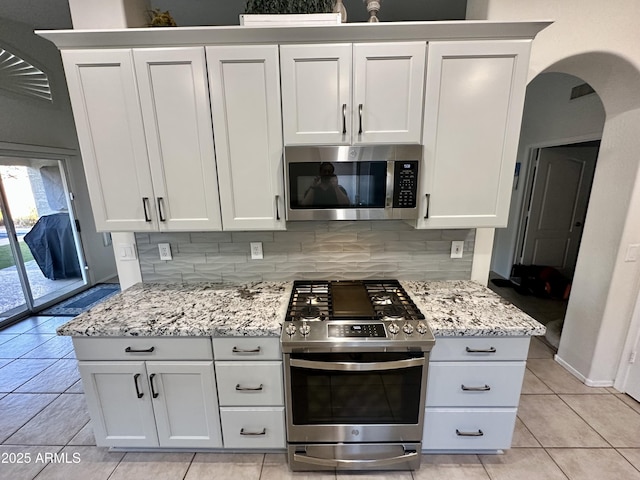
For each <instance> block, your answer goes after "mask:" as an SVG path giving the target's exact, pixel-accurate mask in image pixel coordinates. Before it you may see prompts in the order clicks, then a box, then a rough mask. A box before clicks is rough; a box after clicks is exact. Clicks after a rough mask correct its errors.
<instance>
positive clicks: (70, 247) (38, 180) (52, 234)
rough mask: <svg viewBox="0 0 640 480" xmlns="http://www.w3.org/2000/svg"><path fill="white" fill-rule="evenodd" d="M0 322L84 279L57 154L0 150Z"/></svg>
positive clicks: (33, 308) (45, 303) (34, 307)
mask: <svg viewBox="0 0 640 480" xmlns="http://www.w3.org/2000/svg"><path fill="white" fill-rule="evenodd" d="M0 214H1V216H0V292H1V293H0V325H2V323H4V322H6V321H8V320H10V319H12V318H15V317H17V316H20V315H23V314H24V313H25V312H31V313H35V312H37V311H38V310H40V309H42V308H44V307H47V306H49V305H51V304H52V303H55V302H56V301H57V300H58V299H60V298H61V297H63V296H65V295H67V294H69V293H70V292H73V291H75V290H78V289H79V288H82V287H84V285H86V283H87V276H86V269H85V268H84V266H85V263H84V258H83V255H82V250H81V244H80V237H79V235H78V231H77V228H76V222H75V218H74V215H73V210H72V204H71V201H70V197H69V190H68V188H67V182H66V176H65V171H64V168H63V163H62V161H61V160H52V159H41V158H21V157H5V156H0Z"/></svg>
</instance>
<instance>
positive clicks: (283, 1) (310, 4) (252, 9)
mask: <svg viewBox="0 0 640 480" xmlns="http://www.w3.org/2000/svg"><path fill="white" fill-rule="evenodd" d="M332 9H333V0H247V4H246V7H245V13H251V14H269V13H289V14H291V13H294V14H295V13H331V11H332Z"/></svg>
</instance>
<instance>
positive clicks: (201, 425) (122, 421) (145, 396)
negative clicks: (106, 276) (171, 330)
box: [74, 338, 222, 448]
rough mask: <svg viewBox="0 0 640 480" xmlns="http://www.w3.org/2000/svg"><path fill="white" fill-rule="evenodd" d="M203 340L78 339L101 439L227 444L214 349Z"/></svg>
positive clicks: (101, 442)
mask: <svg viewBox="0 0 640 480" xmlns="http://www.w3.org/2000/svg"><path fill="white" fill-rule="evenodd" d="M203 342H206V343H208V339H202V338H197V339H184V338H183V339H176V341H175V342H173V343H171V342H170V339H166V338H162V339H154V338H145V339H142V338H132V339H128V338H127V339H122V338H119V339H104V338H101V339H96V338H86V339H84V338H83V339H78V338H75V339H74V345H75V348H76V356H77V357H78V360H79V362H78V368H79V370H80V375H81V377H82V384H83V386H84V391H85V398H86V400H87V406H88V409H89V415H90V417H91V425H92V427H93V431H94V435H95V438H96V444H97V445H98V446H100V447H175V448H219V447H221V446H222V436H221V431H220V417H219V412H218V399H217V395H216V384H215V372H214V368H213V354H212V352H211V348H210V345H209V349H208V351H206V350H205V349H204V348H203ZM177 356H181V357H182V358H184V359H185V360H184V361H178V360H175V357H177ZM145 358H148V360H145ZM191 359H194V360H191Z"/></svg>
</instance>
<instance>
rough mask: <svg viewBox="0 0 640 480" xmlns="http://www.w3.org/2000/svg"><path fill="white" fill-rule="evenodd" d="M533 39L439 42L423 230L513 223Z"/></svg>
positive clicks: (428, 108)
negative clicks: (513, 196) (511, 206)
mask: <svg viewBox="0 0 640 480" xmlns="http://www.w3.org/2000/svg"><path fill="white" fill-rule="evenodd" d="M529 47H530V42H529V41H527V40H522V41H478V42H431V43H430V44H429V58H428V65H427V80H426V92H425V99H426V100H425V117H424V118H425V119H424V130H423V143H424V160H425V162H424V167H425V168H423V170H422V172H423V181H422V185H423V187H422V189H423V194H422V195H421V198H422V200H423V202H424V203H423V207H422V211H423V216H421V219H420V220H419V221H418V227H421V228H448V227H460V228H467V227H505V226H506V224H507V217H508V213H509V202H510V198H511V189H512V186H513V175H514V168H515V160H516V154H517V148H518V141H519V134H520V121H521V118H522V108H523V104H524V93H525V85H526V75H527V66H528V58H529Z"/></svg>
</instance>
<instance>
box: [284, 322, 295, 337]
mask: <svg viewBox="0 0 640 480" xmlns="http://www.w3.org/2000/svg"><path fill="white" fill-rule="evenodd" d="M284 333H286V334H287V335H289V336H290V337H291V336H293V334H294V333H296V326H295V325H294V324H293V323H290V324H289V325H287V326H286V328H285V329H284Z"/></svg>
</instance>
